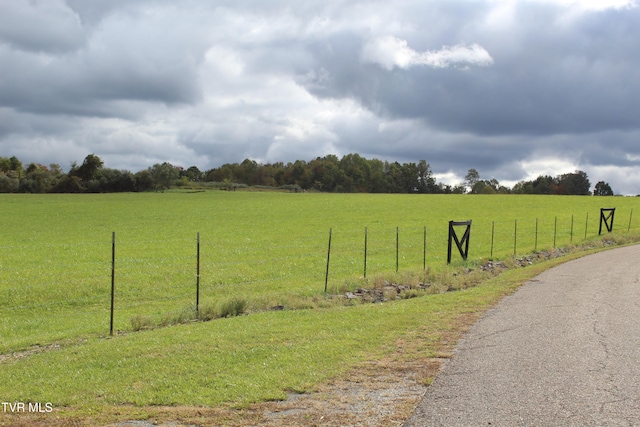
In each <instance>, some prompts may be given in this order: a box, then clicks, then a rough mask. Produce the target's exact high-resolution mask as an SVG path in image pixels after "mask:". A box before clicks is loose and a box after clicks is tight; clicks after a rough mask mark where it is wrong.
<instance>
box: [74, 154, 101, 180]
mask: <svg viewBox="0 0 640 427" xmlns="http://www.w3.org/2000/svg"><path fill="white" fill-rule="evenodd" d="M103 165H104V162H103V161H102V160H101V159H100V157H98V156H96V155H95V154H89V155H88V156H87V157H85V158H84V161H83V162H82V165H80V167H77V168H75V167H73V166H72V171H70V172H69V174H70V175H73V176H77V177H78V178H80V179H81V180H82V181H91V180H92V179H95V178H96V175H97V174H98V171H99V170H100V169H101V168H102V166H103Z"/></svg>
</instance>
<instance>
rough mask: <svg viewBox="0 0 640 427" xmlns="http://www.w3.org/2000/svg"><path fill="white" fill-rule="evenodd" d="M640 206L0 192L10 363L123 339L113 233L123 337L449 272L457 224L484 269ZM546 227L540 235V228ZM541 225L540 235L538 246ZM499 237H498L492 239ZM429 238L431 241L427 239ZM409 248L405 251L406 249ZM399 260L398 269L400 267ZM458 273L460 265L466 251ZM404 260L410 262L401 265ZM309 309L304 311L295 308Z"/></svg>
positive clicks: (624, 217)
mask: <svg viewBox="0 0 640 427" xmlns="http://www.w3.org/2000/svg"><path fill="white" fill-rule="evenodd" d="M639 203H640V199H637V198H623V197H615V198H598V197H576V196H567V197H560V196H551V197H550V196H516V195H504V196H499V195H491V196H481V195H477V196H472V195H373V194H318V193H297V194H296V193H279V192H264V193H261V192H223V191H210V192H193V193H190V192H166V193H140V194H96V195H91V194H83V195H68V194H60V195H27V194H25V195H22V194H19V195H10V194H3V195H0V206H1V212H0V218H2V229H3V232H2V234H1V235H0V249H1V250H2V257H1V258H0V336H1V337H2V340H1V341H0V353H6V352H9V351H15V350H20V349H23V348H27V347H29V346H32V345H35V344H40V345H46V344H49V343H51V342H55V341H60V340H74V339H78V338H82V337H86V336H93V335H104V334H106V333H108V328H109V309H110V289H111V272H112V270H111V269H112V262H111V261H112V249H113V242H112V232H115V233H116V235H115V236H116V238H115V242H116V243H115V248H116V249H115V254H116V257H115V259H116V262H115V284H116V294H115V329H116V330H130V329H131V318H132V316H136V315H145V316H150V317H152V318H155V319H161V318H162V317H163V316H167V315H168V314H171V313H176V312H178V313H179V312H180V311H182V310H185V308H188V307H189V306H192V305H194V304H195V294H196V265H197V264H196V259H197V237H196V236H197V235H198V233H199V235H200V301H201V303H206V302H210V301H216V300H220V299H223V298H229V297H233V296H239V297H242V298H245V299H246V300H247V302H248V308H249V310H253V311H255V310H259V309H264V308H269V307H273V306H279V305H282V306H285V307H286V308H304V307H305V300H306V301H308V302H309V305H310V306H311V305H314V306H316V305H317V302H318V300H321V299H322V298H324V289H325V273H326V262H327V251H328V240H329V231H330V229H331V230H332V236H331V238H332V242H331V259H330V268H329V283H328V289H327V290H328V292H329V293H334V292H338V291H342V290H344V289H345V286H349V284H351V285H352V286H355V285H357V284H359V283H361V282H362V279H363V276H364V240H365V227H366V228H367V275H368V277H373V276H375V275H376V274H382V273H390V272H395V270H396V265H397V268H398V270H399V271H400V272H402V271H407V270H420V269H422V267H423V262H424V255H425V251H424V249H425V234H426V264H427V266H428V267H429V268H431V269H442V268H445V266H446V256H447V233H448V221H450V220H456V221H460V220H472V221H473V224H472V229H471V237H470V261H469V262H470V263H474V262H476V261H477V260H478V259H483V258H489V257H490V256H491V254H492V253H493V258H503V257H506V256H510V255H512V254H513V253H514V252H516V253H528V252H531V251H533V250H534V249H538V250H540V249H543V248H548V247H551V246H553V245H554V241H555V245H556V246H562V245H568V244H570V243H571V242H572V243H574V244H577V243H580V242H582V241H583V240H584V239H585V235H586V237H587V238H593V237H594V236H596V235H597V234H598V226H599V215H600V208H601V207H615V208H616V216H615V224H614V231H618V232H626V231H627V230H628V229H632V230H634V229H638V228H640V209H637V210H636V214H635V216H634V214H633V209H634V207H636V206H638V205H639ZM536 223H537V225H536ZM536 228H537V237H536ZM492 229H493V232H492ZM425 231H426V233H425ZM396 251H397V252H396ZM396 254H397V259H396ZM454 260H455V261H454V263H456V264H458V265H459V264H460V263H461V261H460V257H459V255H458V254H457V253H456V252H455V249H454ZM396 263H397V264H396ZM290 306H295V307H290Z"/></svg>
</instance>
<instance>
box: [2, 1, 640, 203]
mask: <svg viewBox="0 0 640 427" xmlns="http://www.w3.org/2000/svg"><path fill="white" fill-rule="evenodd" d="M638 3H639V1H638V0H582V1H580V0H528V1H524V0H523V1H516V0H437V1H436V0H417V1H412V0H394V1H393V2H390V1H387V0H385V1H376V0H321V1H320V0H318V1H316V0H305V1H298V0H269V1H264V0H182V1H180V2H176V1H174V0H92V1H86V0H66V1H63V0H0V156H2V157H10V156H14V155H15V156H17V157H18V158H19V159H20V160H22V161H23V163H25V164H26V163H30V162H36V163H42V164H45V165H48V164H50V163H58V164H59V165H61V166H62V168H63V169H65V170H68V168H69V167H70V165H71V162H78V163H81V162H82V160H83V159H84V158H85V157H86V156H87V155H88V154H96V155H97V156H99V157H100V158H101V159H102V160H103V161H104V163H105V166H106V167H109V168H113V169H124V170H130V171H132V172H137V171H140V170H143V169H146V168H148V167H150V166H152V165H153V164H155V163H162V162H170V163H172V164H174V165H178V166H183V167H185V168H188V167H190V166H197V167H198V168H200V169H201V170H203V171H204V170H208V169H211V168H214V167H219V166H221V165H222V164H224V163H236V162H237V163H240V162H242V161H243V160H244V159H245V158H249V159H253V160H256V161H257V162H260V163H273V162H285V163H286V162H290V161H295V160H298V159H300V160H307V161H310V160H312V159H314V158H316V157H319V156H325V155H328V154H335V155H337V156H339V157H340V156H343V155H345V154H349V153H358V154H360V155H362V156H364V157H366V158H378V159H381V160H388V161H399V162H401V163H403V162H416V163H417V162H418V161H419V160H422V159H424V160H426V161H427V162H428V163H429V164H430V165H431V168H432V170H433V172H434V174H435V176H436V178H437V179H438V182H444V183H447V184H456V183H460V182H462V180H463V179H464V176H465V175H466V173H467V171H468V169H470V168H475V169H476V170H478V172H479V173H480V177H481V178H482V179H492V178H494V179H497V180H498V181H500V183H501V184H503V185H507V186H512V185H513V184H515V183H516V182H518V181H521V180H531V179H535V178H536V177H537V176H539V175H552V176H556V175H559V174H562V173H569V172H573V171H575V170H582V171H585V172H587V174H588V176H589V179H590V181H591V183H592V186H594V185H595V183H596V182H598V181H605V182H608V183H609V184H610V185H611V187H612V188H613V190H614V192H616V194H634V195H635V194H639V193H640V78H639V76H640V43H639V40H640V7H638V6H639V4H638Z"/></svg>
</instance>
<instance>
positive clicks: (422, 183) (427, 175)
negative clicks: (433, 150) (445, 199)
mask: <svg viewBox="0 0 640 427" xmlns="http://www.w3.org/2000/svg"><path fill="white" fill-rule="evenodd" d="M438 190H439V189H438V187H437V186H436V179H435V178H434V177H433V172H432V171H431V165H429V163H427V161H426V160H420V161H419V162H418V193H438V192H439V191H438Z"/></svg>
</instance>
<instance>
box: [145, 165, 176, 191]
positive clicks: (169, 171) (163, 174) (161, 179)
mask: <svg viewBox="0 0 640 427" xmlns="http://www.w3.org/2000/svg"><path fill="white" fill-rule="evenodd" d="M149 175H150V178H151V182H152V183H153V188H154V190H156V191H164V190H168V189H169V188H171V184H173V183H174V182H175V181H176V180H177V179H178V178H180V171H179V170H178V168H176V167H175V166H173V165H172V164H171V163H167V162H164V163H162V164H159V163H156V164H155V165H153V166H152V167H151V168H149Z"/></svg>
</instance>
